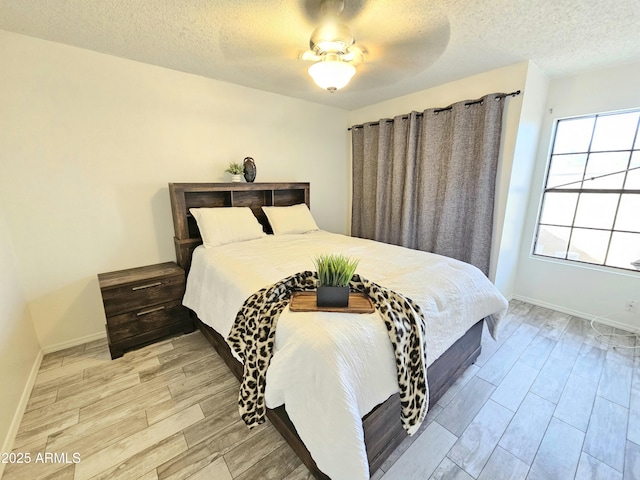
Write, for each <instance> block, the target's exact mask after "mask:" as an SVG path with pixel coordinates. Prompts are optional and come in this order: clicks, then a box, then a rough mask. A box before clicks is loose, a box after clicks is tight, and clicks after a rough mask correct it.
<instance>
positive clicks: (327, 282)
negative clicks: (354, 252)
mask: <svg viewBox="0 0 640 480" xmlns="http://www.w3.org/2000/svg"><path fill="white" fill-rule="evenodd" d="M358 262H359V260H357V259H353V258H350V257H347V256H345V255H338V254H326V253H325V254H322V255H318V256H317V257H316V258H315V259H314V260H313V263H314V264H315V266H316V270H317V271H318V285H319V286H320V287H346V286H348V285H349V282H350V281H351V277H353V274H354V273H355V271H356V268H357V266H358Z"/></svg>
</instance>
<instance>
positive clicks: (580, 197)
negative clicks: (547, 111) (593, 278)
mask: <svg viewBox="0 0 640 480" xmlns="http://www.w3.org/2000/svg"><path fill="white" fill-rule="evenodd" d="M639 121H640V110H633V111H625V112H617V113H607V114H599V115H589V116H585V117H576V118H565V119H561V120H558V122H557V125H556V131H555V136H554V139H553V148H552V150H551V158H550V160H549V167H548V170H547V179H546V183H545V188H544V194H543V197H542V208H541V209H540V216H539V218H538V229H537V232H536V239H535V243H534V247H533V254H534V255H539V256H543V257H552V258H560V259H563V260H569V261H575V262H582V263H589V264H595V265H604V266H609V267H616V268H624V269H628V270H640V262H639V260H640V133H639V132H638V128H639V127H638V126H639Z"/></svg>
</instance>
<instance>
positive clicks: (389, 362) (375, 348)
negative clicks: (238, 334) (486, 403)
mask: <svg viewBox="0 0 640 480" xmlns="http://www.w3.org/2000/svg"><path fill="white" fill-rule="evenodd" d="M332 252H335V253H343V254H346V255H348V256H351V257H354V258H358V259H359V260H360V264H359V266H358V269H357V272H358V273H359V274H360V275H361V276H363V277H364V278H367V279H369V280H372V281H374V282H376V283H378V284H379V285H382V286H384V287H388V288H390V289H392V290H395V291H397V292H399V293H402V294H404V295H406V296H408V297H410V298H412V299H413V300H414V301H415V302H416V303H418V304H419V305H420V307H421V308H422V310H423V312H424V314H425V318H426V319H427V333H428V337H427V359H428V363H429V364H431V363H432V362H433V361H434V360H436V359H437V358H438V357H439V356H440V355H442V353H444V352H445V350H446V349H447V348H449V347H450V346H451V345H452V344H453V343H454V342H455V341H456V340H457V339H458V338H460V337H461V336H462V335H463V334H464V333H465V332H466V331H467V330H468V329H469V327H471V326H472V325H473V324H474V323H476V322H477V321H478V320H480V319H481V318H484V317H486V316H488V315H491V314H494V318H496V319H497V318H499V317H501V316H502V315H503V314H504V312H505V311H506V308H507V301H506V299H505V298H504V297H503V296H502V295H501V294H500V293H499V292H498V290H497V289H496V288H495V287H494V286H493V285H492V284H491V282H489V281H488V280H487V278H486V277H485V276H484V275H483V274H482V273H481V272H480V271H479V270H478V269H476V268H475V267H473V266H471V265H468V264H466V263H463V262H459V261H457V260H453V259H450V258H446V257H442V256H439V255H434V254H430V253H426V252H419V251H415V250H409V249H406V248H402V247H397V246H393V245H387V244H382V243H378V242H373V241H369V240H362V239H358V238H352V237H347V236H343V235H337V234H332V233H328V232H324V231H318V232H312V233H307V234H302V235H282V236H267V237H265V238H261V239H258V240H251V241H247V242H242V243H234V244H228V245H222V246H219V247H215V248H209V249H205V248H203V247H199V248H197V249H196V251H195V252H194V254H193V260H192V265H191V271H190V272H189V278H188V280H187V290H186V294H185V297H184V301H183V303H184V305H185V306H187V307H189V308H190V309H192V310H194V311H195V312H196V313H197V314H198V317H199V318H200V319H201V320H202V321H203V322H205V323H206V324H208V325H209V326H211V327H213V328H214V329H215V330H217V331H218V332H219V333H220V334H221V335H222V336H223V337H224V338H226V337H227V336H228V334H229V331H230V330H231V326H232V324H233V321H234V319H235V316H236V314H237V312H238V310H239V309H240V307H241V306H242V304H243V302H244V300H245V299H246V298H247V297H248V296H250V295H251V294H253V293H255V292H256V291H257V290H259V289H261V288H263V287H265V286H267V285H270V284H272V283H275V282H277V281H278V280H281V279H282V278H284V277H286V276H289V275H291V274H294V273H297V272H300V271H303V270H314V266H313V261H312V259H313V258H314V257H315V256H316V255H318V254H320V253H332ZM397 391H398V384H397V379H396V371H395V359H394V355H393V350H392V348H391V343H390V341H389V338H388V336H387V331H386V328H385V326H384V323H383V322H382V320H381V319H380V318H379V316H378V315H377V313H373V314H370V315H357V314H350V315H347V314H336V313H303V312H296V313H293V312H290V311H289V309H288V308H286V309H285V310H284V311H283V313H282V315H281V316H280V319H279V320H278V327H277V331H276V344H275V349H274V355H273V358H272V361H271V365H270V367H269V370H268V372H267V386H266V392H265V394H266V403H267V406H268V407H270V408H275V407H277V406H279V405H282V404H286V409H287V413H288V415H289V417H290V418H291V420H292V422H293V424H294V425H295V427H296V430H297V431H298V434H299V435H300V438H301V439H302V440H303V441H304V443H305V445H306V446H307V448H308V450H309V452H311V455H312V456H313V458H314V460H315V461H316V464H317V465H318V467H319V468H320V470H322V471H323V472H324V473H326V474H327V475H328V476H329V477H331V478H332V479H333V480H342V479H344V480H364V479H368V478H369V469H368V462H367V455H366V450H365V446H364V437H363V431H362V421H361V418H362V417H363V416H364V415H366V414H367V413H368V412H369V411H371V410H372V409H373V408H374V407H375V406H376V405H378V404H380V403H382V402H384V401H385V400H386V399H387V398H389V396H391V395H392V394H394V393H395V392H397Z"/></svg>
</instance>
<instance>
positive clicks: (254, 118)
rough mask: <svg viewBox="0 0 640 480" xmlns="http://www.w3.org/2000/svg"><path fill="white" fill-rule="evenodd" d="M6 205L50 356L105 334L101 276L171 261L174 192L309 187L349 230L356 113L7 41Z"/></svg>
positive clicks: (323, 213) (323, 210) (2, 97)
mask: <svg viewBox="0 0 640 480" xmlns="http://www.w3.org/2000/svg"><path fill="white" fill-rule="evenodd" d="M0 64H1V65H2V75H0V105H2V115H0V145H1V146H2V148H0V166H1V172H2V173H1V175H0V204H1V205H3V206H4V208H5V211H6V215H7V226H8V230H9V232H10V234H11V238H12V240H13V243H14V245H15V252H16V256H17V259H18V270H19V274H20V277H21V281H22V284H23V285H24V286H25V292H24V293H25V296H26V298H27V301H28V302H29V310H30V312H31V315H32V318H33V321H34V324H35V329H36V332H37V335H38V339H39V341H40V344H41V345H42V347H43V348H44V349H45V350H51V349H55V348H60V347H62V346H67V345H71V344H74V343H77V342H78V341H81V340H88V339H91V338H94V337H96V336H102V335H104V326H103V324H104V313H103V311H102V303H101V299H100V292H99V289H98V283H97V279H96V274H97V273H100V272H106V271H112V270H116V269H121V268H129V267H135V266H140V265H147V264H152V263H157V262H161V261H169V260H173V259H175V254H174V250H173V225H172V220H171V211H170V205H169V196H168V189H167V183H168V182H212V181H213V182H215V181H228V177H227V176H226V175H225V174H224V173H223V171H224V169H225V168H226V166H227V165H228V163H229V162H230V161H241V160H242V159H243V158H244V157H245V156H252V157H254V158H255V160H256V164H257V167H258V176H257V181H310V182H311V209H312V212H313V214H314V216H315V217H316V220H317V221H318V224H319V225H320V227H321V228H324V229H327V230H331V231H335V232H339V233H344V232H345V231H346V228H347V205H348V199H347V192H348V190H349V183H348V172H349V166H348V149H347V147H346V145H348V136H347V130H346V128H347V126H348V122H347V120H348V113H347V112H346V111H344V110H340V109H336V108H331V107H325V106H321V105H317V104H313V103H310V102H305V101H302V100H297V99H292V98H288V97H284V96H280V95H275V94H270V93H266V92H262V91H258V90H253V89H249V88H245V87H240V86H236V85H232V84H227V83H222V82H217V81H214V80H211V79H206V78H203V77H198V76H194V75H188V74H185V73H181V72H176V71H173V70H168V69H163V68H160V67H155V66H151V65H147V64H142V63H137V62H133V61H130V60H125V59H121V58H116V57H112V56H108V55H104V54H100V53H96V52H91V51H87V50H82V49H79V48H75V47H70V46H67V45H62V44H57V43H53V42H47V41H44V40H40V39H36V38H32V37H27V36H22V35H17V34H13V33H9V32H4V31H0Z"/></svg>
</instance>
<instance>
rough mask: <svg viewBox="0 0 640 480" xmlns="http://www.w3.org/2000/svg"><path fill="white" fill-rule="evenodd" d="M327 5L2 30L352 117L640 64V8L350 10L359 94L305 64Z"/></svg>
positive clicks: (180, 9)
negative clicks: (441, 94)
mask: <svg viewBox="0 0 640 480" xmlns="http://www.w3.org/2000/svg"><path fill="white" fill-rule="evenodd" d="M318 4H319V0H260V1H258V0H179V1H175V0H135V1H133V0H0V29H4V30H7V31H12V32H16V33H22V34H26V35H32V36H35V37H39V38H43V39H47V40H52V41H55V42H61V43H66V44H69V45H75V46H78V47H82V48H86V49H90V50H95V51H97V52H103V53H107V54H111V55H115V56H118V57H124V58H129V59H132V60H137V61H140V62H145V63H150V64H153V65H160V66H163V67H167V68H172V69H175V70H180V71H183V72H189V73H194V74H197V75H202V76H205V77H210V78H214V79H217V80H222V81H225V82H232V83H236V84H240V85H246V86H249V87H253V88H258V89H261V90H266V91H271V92H275V93H280V94H284V95H289V96H292V97H297V98H303V99H306V100H310V101H313V102H318V103H323V104H326V105H332V106H336V107H341V108H345V109H349V110H350V109H354V108H359V107H362V106H365V105H369V104H373V103H377V102H379V101H382V100H385V99H388V98H393V97H397V96H399V95H403V94H407V93H411V92H415V91H419V90H423V89H425V88H429V87H432V86H435V85H439V84H442V83H445V82H448V81H452V80H455V79H459V78H463V77H466V76H469V75H473V74H476V73H480V72H484V71H487V70H492V69H494V68H499V67H502V66H506V65H510V64H513V63H516V62H519V61H523V60H532V61H533V62H534V63H535V64H537V65H538V66H539V67H541V68H542V69H543V70H544V71H545V72H546V73H547V74H548V75H549V76H551V77H554V76H561V75H567V74H571V73H577V72H580V71H584V70H589V69H594V68H598V67H604V66H606V65H611V64H618V63H626V62H632V61H640V27H639V25H640V1H639V0H617V1H613V0H602V1H592V0H581V1H576V0H491V1H489V0H476V1H473V0H472V1H469V0H429V1H426V0H352V1H350V0H346V7H345V11H344V12H343V15H342V20H343V21H344V22H345V23H346V24H347V25H349V27H350V28H351V30H352V31H353V33H354V35H355V37H356V41H357V43H358V44H361V45H363V46H364V47H365V48H366V49H367V52H368V54H367V59H366V61H365V63H363V64H361V65H360V66H358V72H357V73H356V76H355V77H354V79H353V80H352V81H351V83H350V84H349V85H348V86H347V87H346V88H344V89H343V90H340V91H338V92H336V93H334V94H331V93H329V92H326V91H323V90H321V89H319V88H318V87H316V86H315V84H314V83H313V82H312V80H311V79H310V77H309V76H308V75H307V72H306V70H307V68H308V66H309V65H310V63H308V62H303V61H301V60H299V56H300V54H301V53H302V52H303V51H304V50H305V49H306V48H308V42H309V37H310V35H311V32H312V31H313V29H314V28H315V25H316V22H317V21H318Z"/></svg>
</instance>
